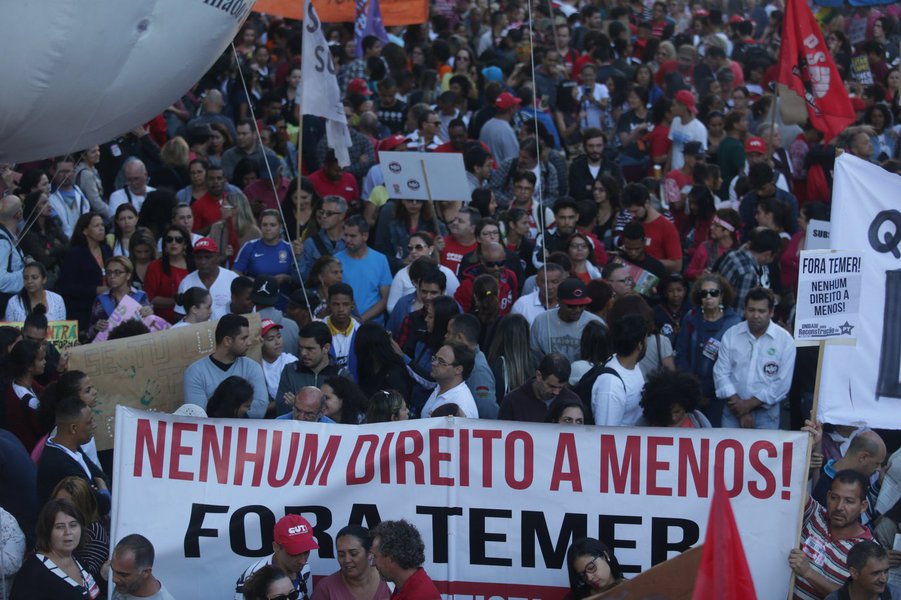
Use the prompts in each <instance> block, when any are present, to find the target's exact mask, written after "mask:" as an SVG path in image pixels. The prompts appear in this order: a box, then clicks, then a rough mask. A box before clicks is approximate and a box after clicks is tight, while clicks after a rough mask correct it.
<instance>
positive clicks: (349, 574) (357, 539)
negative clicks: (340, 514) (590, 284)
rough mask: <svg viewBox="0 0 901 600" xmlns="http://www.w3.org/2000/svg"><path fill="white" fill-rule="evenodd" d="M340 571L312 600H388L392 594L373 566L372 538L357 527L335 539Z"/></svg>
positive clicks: (351, 526) (340, 532) (367, 531)
mask: <svg viewBox="0 0 901 600" xmlns="http://www.w3.org/2000/svg"><path fill="white" fill-rule="evenodd" d="M335 545H336V547H337V554H338V566H339V569H338V571H336V572H335V573H333V574H331V575H329V576H328V577H326V578H324V579H323V580H322V581H320V582H319V585H317V586H316V592H315V593H314V594H313V596H312V600H340V599H342V598H347V597H348V596H352V597H354V598H360V597H362V598H371V599H372V600H388V599H389V598H390V597H391V590H390V589H389V588H388V585H387V584H386V583H385V582H384V581H382V578H381V577H380V576H379V572H378V569H376V568H375V567H374V566H373V561H374V558H373V555H372V551H371V549H372V537H371V535H370V533H369V530H368V529H366V528H365V527H361V526H359V525H348V526H347V527H344V528H342V529H341V530H340V531H338V534H337V535H336V536H335Z"/></svg>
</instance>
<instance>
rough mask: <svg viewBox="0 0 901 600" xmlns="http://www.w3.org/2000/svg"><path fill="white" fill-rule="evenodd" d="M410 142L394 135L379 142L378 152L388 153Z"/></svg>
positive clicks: (406, 138) (398, 135)
mask: <svg viewBox="0 0 901 600" xmlns="http://www.w3.org/2000/svg"><path fill="white" fill-rule="evenodd" d="M411 141H412V140H411V139H410V138H408V137H405V136H403V135H400V134H399V133H396V134H394V135H391V136H388V137H386V138H385V139H383V140H382V141H381V142H379V150H384V151H389V150H394V149H395V148H397V147H398V146H400V145H401V144H409V143H410V142H411Z"/></svg>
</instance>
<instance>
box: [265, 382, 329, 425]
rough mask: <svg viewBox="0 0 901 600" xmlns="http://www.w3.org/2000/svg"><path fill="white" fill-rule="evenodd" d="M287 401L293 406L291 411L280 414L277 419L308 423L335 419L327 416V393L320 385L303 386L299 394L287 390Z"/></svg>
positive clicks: (285, 399) (326, 421)
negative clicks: (325, 413)
mask: <svg viewBox="0 0 901 600" xmlns="http://www.w3.org/2000/svg"><path fill="white" fill-rule="evenodd" d="M284 401H285V403H287V404H289V405H290V407H291V412H289V413H285V414H283V415H279V416H278V417H276V420H281V421H288V420H294V421H305V422H307V423H334V422H335V421H334V420H332V419H331V418H329V417H327V416H325V415H324V414H323V412H324V411H325V394H323V393H322V390H320V389H319V388H318V387H313V386H307V387H304V388H301V390H300V391H299V392H297V394H296V395H295V394H292V393H291V392H286V393H285V397H284Z"/></svg>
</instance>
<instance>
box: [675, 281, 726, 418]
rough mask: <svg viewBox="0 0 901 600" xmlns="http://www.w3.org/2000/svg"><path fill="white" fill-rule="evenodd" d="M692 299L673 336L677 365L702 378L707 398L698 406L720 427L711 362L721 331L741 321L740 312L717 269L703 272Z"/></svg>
mask: <svg viewBox="0 0 901 600" xmlns="http://www.w3.org/2000/svg"><path fill="white" fill-rule="evenodd" d="M691 301H692V304H694V308H692V309H691V310H690V311H689V312H688V314H687V315H685V317H683V319H682V328H681V329H680V331H679V335H678V336H677V338H676V368H677V369H678V370H680V371H686V372H689V373H693V374H694V375H695V376H696V377H697V378H698V379H699V380H700V381H701V393H702V394H703V395H704V398H706V399H707V405H706V406H703V407H702V408H701V410H702V411H703V413H704V414H705V415H707V418H708V419H709V420H710V423H711V424H712V425H713V426H714V427H719V426H720V424H721V423H722V418H723V406H724V403H723V401H722V400H720V399H719V398H717V397H716V386H715V385H714V382H713V365H714V363H716V357H717V355H718V354H719V349H720V341H721V340H722V339H723V334H724V333H726V330H727V329H729V328H730V327H732V326H733V325H735V324H737V323H739V322H740V321H741V315H739V314H738V313H736V312H735V310H733V309H732V304H733V303H734V302H735V292H734V291H733V290H732V286H731V285H729V282H728V281H726V280H725V279H723V277H722V275H720V274H719V273H707V274H705V275H702V276H701V277H700V278H699V279H698V281H697V282H696V283H695V285H694V287H693V288H692V290H691Z"/></svg>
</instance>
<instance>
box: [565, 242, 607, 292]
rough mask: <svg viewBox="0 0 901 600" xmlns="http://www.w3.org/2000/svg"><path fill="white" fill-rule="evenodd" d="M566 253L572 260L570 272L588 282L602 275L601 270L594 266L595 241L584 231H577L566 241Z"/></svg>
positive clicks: (583, 281)
mask: <svg viewBox="0 0 901 600" xmlns="http://www.w3.org/2000/svg"><path fill="white" fill-rule="evenodd" d="M566 253H567V254H568V255H569V258H570V260H571V261H572V268H571V269H570V271H569V273H570V275H572V276H573V277H577V278H578V279H581V280H582V283H586V284H587V283H588V282H589V281H591V280H592V279H597V278H599V277H600V276H601V270H600V269H598V268H597V267H596V266H594V243H593V242H592V241H591V240H590V239H588V236H587V235H585V234H584V233H580V232H578V231H577V232H575V233H573V234H572V235H571V236H569V239H568V240H567V241H566Z"/></svg>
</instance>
